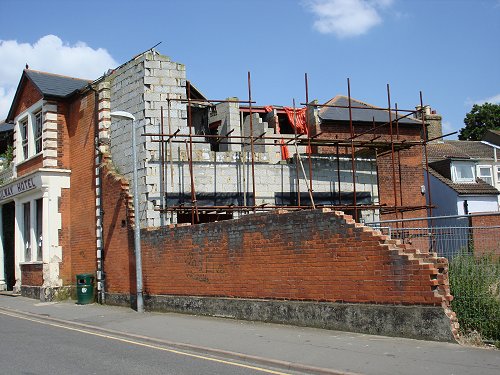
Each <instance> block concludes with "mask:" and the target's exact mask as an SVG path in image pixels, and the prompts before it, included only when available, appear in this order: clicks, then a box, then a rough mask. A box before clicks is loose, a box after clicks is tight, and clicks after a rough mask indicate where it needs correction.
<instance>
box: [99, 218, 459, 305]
mask: <svg viewBox="0 0 500 375" xmlns="http://www.w3.org/2000/svg"><path fill="white" fill-rule="evenodd" d="M120 214H121V215H124V214H125V211H124V210H123V209H122V210H120ZM122 217H123V216H122ZM141 235H142V257H143V274H144V292H145V294H151V295H155V294H168V295H190V296H224V297H239V298H264V299H268V298H270V299H287V300H312V301H332V302H334V301H342V302H362V303H388V304H394V303H395V304H422V305H441V304H445V305H446V304H448V301H449V300H450V299H451V296H450V295H449V288H448V285H447V282H448V281H447V261H446V260H445V259H443V258H436V257H432V256H430V255H429V254H417V255H415V253H416V250H415V249H414V248H412V247H411V246H404V245H398V244H396V243H395V241H390V240H387V238H386V237H384V236H381V235H380V234H378V233H377V232H374V231H373V230H371V229H369V228H367V227H364V226H362V225H360V224H355V223H354V221H353V220H352V219H351V218H350V217H349V216H345V215H342V214H341V213H334V212H327V210H324V211H320V210H316V211H302V212H294V213H286V214H285V213H279V212H274V213H267V214H258V215H248V216H245V217H244V218H241V219H238V220H233V221H224V222H219V223H207V224H201V225H195V226H190V225H188V226H178V227H172V228H166V229H155V230H143V231H142V234H141ZM129 236H130V235H129ZM126 238H127V236H126V234H125V233H122V234H121V239H122V240H121V243H120V244H119V247H121V251H115V252H111V251H109V250H108V252H107V254H106V263H105V267H106V270H107V278H108V281H109V282H108V285H107V291H108V292H110V293H123V292H128V291H132V292H133V290H132V288H131V287H132V286H133V283H134V282H135V279H134V277H135V276H134V272H133V262H132V256H133V255H132V253H131V251H130V250H128V251H127V250H126V245H127V241H126ZM129 238H130V237H129ZM128 246H129V249H130V248H131V247H132V243H131V241H130V240H129V241H128ZM116 248H118V246H117V247H116ZM415 257H416V258H415ZM120 277H121V279H120ZM127 282H128V283H129V287H128V288H127V285H125V284H124V283H127Z"/></svg>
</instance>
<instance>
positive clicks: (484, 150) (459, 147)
mask: <svg viewBox="0 0 500 375" xmlns="http://www.w3.org/2000/svg"><path fill="white" fill-rule="evenodd" d="M427 155H428V157H429V161H431V162H432V161H436V160H443V159H474V160H477V159H480V160H494V151H493V148H492V147H491V146H488V145H486V144H484V143H482V142H480V141H445V142H440V143H429V144H428V145H427Z"/></svg>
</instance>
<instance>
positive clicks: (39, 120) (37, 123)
mask: <svg viewBox="0 0 500 375" xmlns="http://www.w3.org/2000/svg"><path fill="white" fill-rule="evenodd" d="M33 120H34V121H33V139H34V144H35V147H34V149H35V155H37V154H39V153H41V152H42V145H43V144H42V140H43V112H42V108H40V110H38V111H37V112H35V113H34V114H33Z"/></svg>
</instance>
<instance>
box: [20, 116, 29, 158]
mask: <svg viewBox="0 0 500 375" xmlns="http://www.w3.org/2000/svg"><path fill="white" fill-rule="evenodd" d="M21 146H22V148H23V157H24V159H27V158H28V152H29V150H28V146H29V135H28V119H25V120H23V122H21Z"/></svg>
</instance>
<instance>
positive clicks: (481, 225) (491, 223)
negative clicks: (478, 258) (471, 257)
mask: <svg viewBox="0 0 500 375" xmlns="http://www.w3.org/2000/svg"><path fill="white" fill-rule="evenodd" d="M471 225H472V227H473V228H474V229H473V230H472V238H473V244H474V254H475V255H484V254H494V255H497V256H500V241H499V239H498V236H497V235H496V233H498V232H499V230H500V229H499V227H500V215H488V216H472V217H471ZM492 227H497V228H492Z"/></svg>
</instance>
